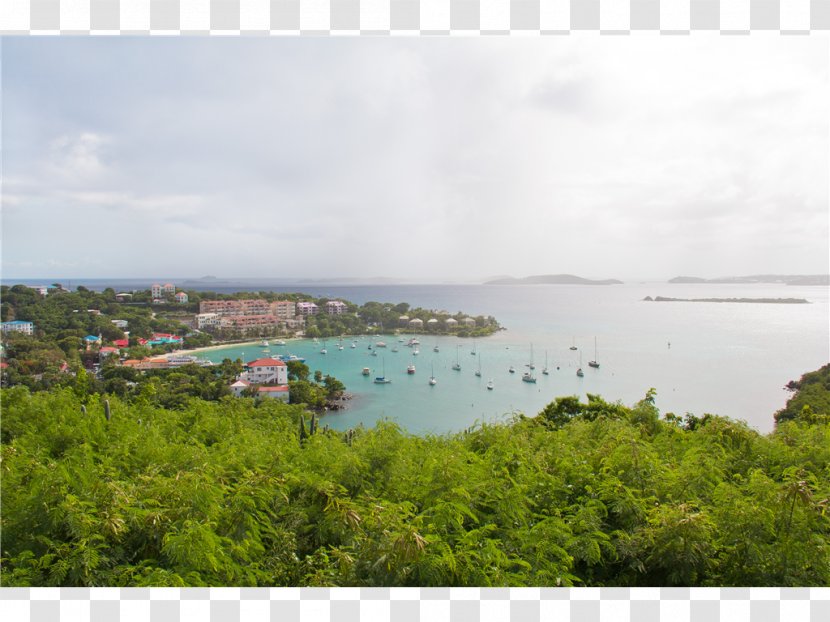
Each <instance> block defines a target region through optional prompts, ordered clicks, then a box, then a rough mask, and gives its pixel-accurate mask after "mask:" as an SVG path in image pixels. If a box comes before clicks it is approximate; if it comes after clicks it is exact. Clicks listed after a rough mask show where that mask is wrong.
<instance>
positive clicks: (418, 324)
mask: <svg viewBox="0 0 830 622" xmlns="http://www.w3.org/2000/svg"><path fill="white" fill-rule="evenodd" d="M423 327H424V321H423V320H422V319H420V318H417V317H416V318H414V319H411V320H409V328H411V329H413V330H421V329H422V328H423Z"/></svg>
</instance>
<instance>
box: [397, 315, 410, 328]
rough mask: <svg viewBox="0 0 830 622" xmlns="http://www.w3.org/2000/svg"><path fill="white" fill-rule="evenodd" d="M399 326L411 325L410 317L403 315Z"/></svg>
mask: <svg viewBox="0 0 830 622" xmlns="http://www.w3.org/2000/svg"><path fill="white" fill-rule="evenodd" d="M398 324H400V325H401V326H406V325H407V324H409V316H408V315H402V316H401V317H399V318H398Z"/></svg>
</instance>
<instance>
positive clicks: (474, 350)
mask: <svg viewBox="0 0 830 622" xmlns="http://www.w3.org/2000/svg"><path fill="white" fill-rule="evenodd" d="M470 354H472V355H473V356H475V355H476V342H475V341H473V349H472V350H470Z"/></svg>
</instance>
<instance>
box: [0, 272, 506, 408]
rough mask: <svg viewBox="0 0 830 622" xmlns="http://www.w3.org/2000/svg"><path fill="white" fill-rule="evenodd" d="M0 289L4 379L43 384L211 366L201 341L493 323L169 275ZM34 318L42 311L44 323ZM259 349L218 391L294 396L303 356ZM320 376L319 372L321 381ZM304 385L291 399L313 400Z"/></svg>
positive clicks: (489, 327)
mask: <svg viewBox="0 0 830 622" xmlns="http://www.w3.org/2000/svg"><path fill="white" fill-rule="evenodd" d="M3 289H4V291H3V306H2V313H3V315H2V317H3V320H4V321H3V322H2V324H0V328H2V337H3V339H2V342H3V343H2V349H0V371H2V384H3V386H10V385H14V384H20V383H25V382H30V383H31V382H32V381H34V382H36V383H40V384H41V385H42V386H44V387H46V386H50V385H52V384H61V383H65V382H68V380H67V378H66V377H72V376H76V375H77V373H78V372H79V371H80V370H83V372H84V373H86V374H89V375H91V376H92V377H94V378H99V379H103V380H105V381H111V380H113V379H115V380H126V381H127V386H128V387H135V386H136V379H137V378H139V377H142V376H143V375H146V372H155V371H158V370H176V369H178V370H182V369H184V368H187V366H195V367H210V366H213V365H214V363H212V362H210V361H208V360H206V359H204V358H200V357H199V353H200V349H203V348H211V347H220V346H222V345H228V344H240V343H248V342H251V343H254V344H263V345H265V346H267V344H268V339H272V340H274V343H275V344H281V345H284V344H285V341H284V340H285V339H297V338H304V337H309V338H313V339H316V338H317V337H318V336H319V337H327V336H335V335H338V336H339V337H340V339H341V341H342V336H343V335H358V334H361V335H363V334H366V335H381V334H384V333H397V332H399V331H407V332H411V333H413V334H434V335H441V334H445V335H446V334H449V335H457V336H461V337H464V336H482V335H486V334H489V333H492V332H493V331H495V330H498V329H499V328H500V327H499V325H498V323H497V322H496V320H495V318H492V317H482V316H478V317H472V316H467V315H464V314H462V313H456V314H449V313H448V312H445V311H436V310H424V309H412V308H410V306H409V305H408V304H407V303H399V304H397V305H392V304H385V305H381V304H380V303H367V304H365V305H363V306H358V305H355V304H353V303H351V302H348V301H344V300H340V299H326V298H318V299H313V298H312V297H310V296H305V295H302V294H286V295H279V294H274V293H271V292H261V293H260V294H250V293H239V294H235V295H221V294H215V293H213V292H194V291H189V292H188V291H184V290H181V289H179V288H177V287H175V286H174V285H173V284H172V283H164V284H161V283H155V284H153V285H152V287H151V288H150V289H149V290H135V291H121V292H115V291H114V290H111V289H110V290H105V291H104V292H101V293H96V292H92V291H90V290H87V289H86V288H84V287H79V288H78V289H77V291H75V292H71V291H70V290H69V289H67V288H64V287H63V286H62V285H60V284H57V283H56V284H53V285H52V286H51V287H44V286H27V285H15V286H13V287H8V286H3ZM76 298H77V299H78V300H77V302H78V303H80V302H86V301H88V302H86V304H85V305H83V306H84V307H85V308H71V309H70V308H69V307H70V306H72V305H71V304H70V305H69V306H67V303H69V302H74V301H75V299H76ZM46 309H50V311H49V314H48V315H44V313H45V310H46ZM51 309H54V311H51ZM38 317H41V318H43V321H42V322H41V323H39V321H38ZM82 333H83V334H82ZM38 340H40V341H41V342H43V341H45V342H46V343H41V344H40V345H39V346H38V347H37V348H33V347H32V345H31V343H30V342H37V341H38ZM56 346H57V347H56ZM341 347H342V346H341ZM33 351H34V352H35V356H32V352H33ZM260 354H261V355H262V356H260V357H258V358H253V359H251V360H244V361H240V366H239V369H236V370H234V371H235V373H233V374H230V375H229V374H227V373H226V374H224V375H223V382H224V383H225V386H224V387H222V388H221V390H219V391H218V392H217V395H223V394H226V395H234V396H237V397H243V396H248V397H259V398H263V399H279V400H282V401H285V402H289V401H291V391H290V383H291V381H292V380H296V381H306V380H307V378H308V370H307V368H306V369H305V370H304V369H303V368H302V367H299V368H296V367H295V368H294V369H293V372H292V370H291V367H292V365H293V366H296V365H297V364H298V363H299V364H302V363H303V362H304V359H299V358H298V357H295V356H292V355H290V354H275V355H271V354H270V351H269V350H268V349H267V347H263V348H262V350H261V352H260ZM114 368H117V369H114ZM128 370H129V371H128ZM136 374H139V375H138V376H136ZM62 376H66V377H64V378H62ZM324 380H325V379H323V378H320V379H318V381H319V383H321V385H322V383H323V382H324ZM130 383H132V384H130ZM111 384H112V385H113V386H119V387H120V386H121V385H120V384H117V383H114V382H111ZM339 384H340V383H339V381H338V387H339ZM329 388H330V387H329ZM297 393H299V392H297ZM306 393H307V392H305V393H302V397H298V396H295V400H294V401H298V400H299V399H303V400H304V403H305V402H307V401H315V400H309V399H308V397H307V395H306ZM328 393H329V397H332V396H334V397H335V398H336V397H337V395H338V392H337V391H329V392H328ZM340 393H342V390H341V391H340ZM316 402H317V403H318V404H319V403H321V401H320V400H319V399H317V400H316Z"/></svg>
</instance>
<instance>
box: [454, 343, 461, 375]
mask: <svg viewBox="0 0 830 622" xmlns="http://www.w3.org/2000/svg"><path fill="white" fill-rule="evenodd" d="M460 348H461V346H455V363H454V364H453V366H452V368H453V369H454V370H455V371H461V363H459V362H458V350H459V349H460Z"/></svg>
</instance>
